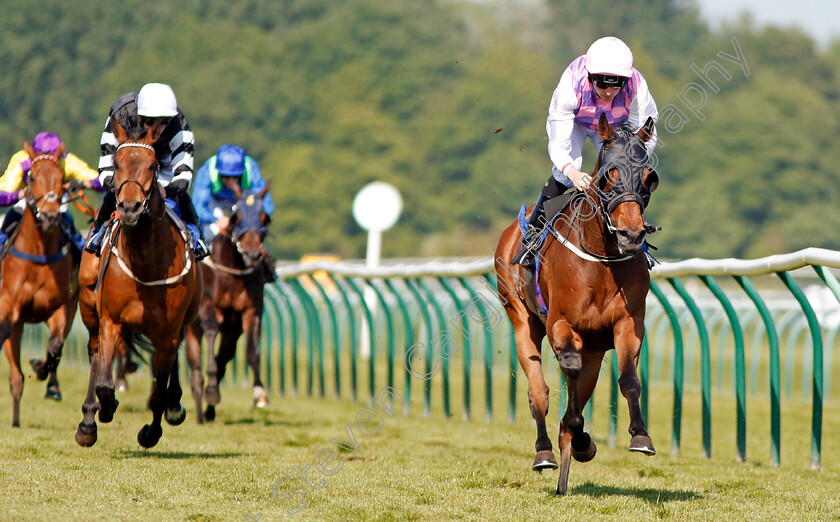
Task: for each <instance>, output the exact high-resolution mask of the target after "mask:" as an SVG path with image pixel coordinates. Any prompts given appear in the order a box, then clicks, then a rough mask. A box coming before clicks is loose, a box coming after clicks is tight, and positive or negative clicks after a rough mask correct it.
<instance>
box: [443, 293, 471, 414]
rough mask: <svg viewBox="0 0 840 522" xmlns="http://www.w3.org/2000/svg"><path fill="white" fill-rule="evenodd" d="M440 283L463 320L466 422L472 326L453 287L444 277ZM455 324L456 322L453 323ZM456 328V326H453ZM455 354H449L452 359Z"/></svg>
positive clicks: (468, 409) (468, 405)
mask: <svg viewBox="0 0 840 522" xmlns="http://www.w3.org/2000/svg"><path fill="white" fill-rule="evenodd" d="M438 281H440V285H441V286H442V287H443V289H444V290H446V293H447V294H449V297H450V298H451V299H452V302H453V303H454V304H455V308H456V309H457V310H458V317H459V318H460V319H461V338H462V339H463V354H464V355H463V358H464V414H463V419H464V420H467V421H468V420H470V387H471V383H470V374H471V373H472V372H470V366H471V364H472V353H471V348H470V325H469V321H467V312H466V309H465V308H464V306H463V305H462V304H461V300H460V299H458V294H457V293H455V290H454V289H453V288H452V285H450V284H449V283H447V282H446V279H444V278H443V277H438ZM453 323H454V321H453ZM453 326H454V324H453ZM452 355H453V354H449V356H450V357H452Z"/></svg>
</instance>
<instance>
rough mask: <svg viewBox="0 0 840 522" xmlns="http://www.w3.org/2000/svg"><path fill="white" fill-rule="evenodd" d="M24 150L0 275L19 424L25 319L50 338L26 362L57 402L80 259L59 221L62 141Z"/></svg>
mask: <svg viewBox="0 0 840 522" xmlns="http://www.w3.org/2000/svg"><path fill="white" fill-rule="evenodd" d="M24 149H25V150H26V152H27V153H28V154H29V158H30V159H31V160H32V166H31V167H30V170H29V174H28V176H27V177H26V196H25V201H26V209H25V210H24V212H23V217H22V218H21V221H20V224H19V225H18V228H17V229H16V231H15V232H14V233H13V235H12V236H11V237H10V238H9V239H8V242H7V247H6V248H7V249H8V255H6V256H5V258H4V259H3V262H2V275H1V276H0V277H2V281H0V344H2V345H3V348H4V349H5V351H6V357H7V358H8V359H9V365H10V369H9V389H10V390H11V393H12V400H13V402H14V407H13V410H12V426H20V397H21V394H22V393H23V373H22V372H21V369H20V341H21V335H22V334H23V325H24V323H40V322H43V321H46V322H47V327H48V328H49V330H50V340H49V343H48V344H47V356H46V359H45V360H37V359H32V361H30V362H31V363H32V368H33V369H34V370H35V374H36V376H37V377H38V379H40V380H44V379H46V378H47V376H49V378H50V379H49V381H48V382H47V395H46V397H47V398H51V399H56V400H61V390H60V389H59V386H58V379H57V377H56V369H57V368H58V363H59V360H60V359H61V352H62V349H63V348H64V340H65V339H66V338H67V334H68V333H69V332H70V327H71V326H72V325H73V316H74V315H76V305H77V303H78V302H79V285H78V283H77V280H76V273H77V271H78V262H77V260H76V258H75V255H74V253H73V252H71V251H70V249H71V248H73V247H72V245H71V243H72V240H71V239H70V237H68V235H67V233H66V232H65V231H64V230H62V229H61V226H60V225H59V223H60V221H61V214H60V205H61V198H62V195H63V194H64V187H63V184H64V169H63V168H62V167H61V163H60V161H61V155H62V154H63V153H64V144H63V143H62V144H61V145H60V146H59V148H58V150H57V151H56V152H55V153H54V154H40V155H39V154H36V153H35V152H34V151H33V150H32V147H30V146H29V144H28V143H26V144H25V145H24Z"/></svg>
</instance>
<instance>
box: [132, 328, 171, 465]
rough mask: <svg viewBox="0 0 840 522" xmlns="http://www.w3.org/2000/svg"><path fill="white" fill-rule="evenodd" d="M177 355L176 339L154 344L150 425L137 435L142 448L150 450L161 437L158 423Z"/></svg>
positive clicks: (165, 405)
mask: <svg viewBox="0 0 840 522" xmlns="http://www.w3.org/2000/svg"><path fill="white" fill-rule="evenodd" d="M177 354H178V339H177V338H176V339H174V341H166V342H164V343H155V353H154V356H153V357H152V373H153V375H154V381H153V383H152V394H151V396H150V397H149V408H151V410H152V423H151V424H146V425H145V426H143V427H142V428H141V429H140V432H139V433H137V442H139V443H140V445H141V446H143V447H144V448H151V447H152V446H154V445H155V444H157V443H158V441H159V440H160V437H161V435H163V428H161V426H160V423H161V419H162V418H163V413H164V411H165V410H166V409H167V406H168V403H169V399H168V397H167V388H168V385H169V377H170V375H171V373H172V366H173V365H174V364H175V357H176V355H177Z"/></svg>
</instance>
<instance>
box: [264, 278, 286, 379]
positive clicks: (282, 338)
mask: <svg viewBox="0 0 840 522" xmlns="http://www.w3.org/2000/svg"><path fill="white" fill-rule="evenodd" d="M275 284H276V283H270V284H267V285H265V289H266V295H268V296H269V299H268V302H269V303H271V307H272V308H273V309H274V314H275V315H274V317H275V318H276V319H277V330H278V334H277V341H278V343H279V344H278V352H277V358H278V359H279V361H278V362H279V366H280V368H279V373H280V395H285V394H286V361H285V352H286V350H285V344H286V325H285V320H284V319H283V311H282V310H281V309H280V304H279V303H280V295H278V294H279V293H278V290H277V289H276V287H275V286H274V285H275Z"/></svg>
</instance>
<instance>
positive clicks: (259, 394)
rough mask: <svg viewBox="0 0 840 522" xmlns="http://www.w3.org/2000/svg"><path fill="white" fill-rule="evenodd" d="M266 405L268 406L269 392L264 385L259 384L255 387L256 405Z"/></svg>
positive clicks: (256, 406)
mask: <svg viewBox="0 0 840 522" xmlns="http://www.w3.org/2000/svg"><path fill="white" fill-rule="evenodd" d="M266 406H268V394H267V393H265V389H263V388H262V386H257V387H256V388H254V407H255V408H265V407H266Z"/></svg>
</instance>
